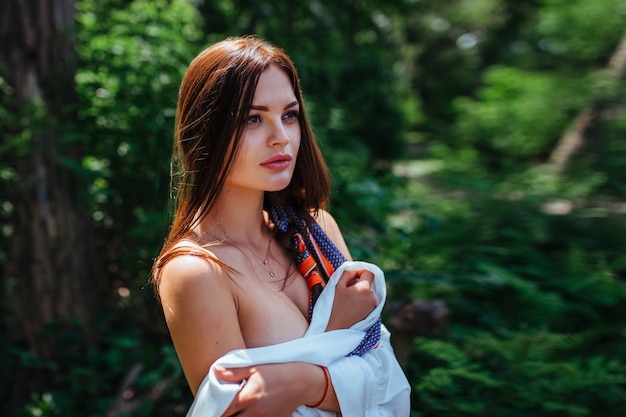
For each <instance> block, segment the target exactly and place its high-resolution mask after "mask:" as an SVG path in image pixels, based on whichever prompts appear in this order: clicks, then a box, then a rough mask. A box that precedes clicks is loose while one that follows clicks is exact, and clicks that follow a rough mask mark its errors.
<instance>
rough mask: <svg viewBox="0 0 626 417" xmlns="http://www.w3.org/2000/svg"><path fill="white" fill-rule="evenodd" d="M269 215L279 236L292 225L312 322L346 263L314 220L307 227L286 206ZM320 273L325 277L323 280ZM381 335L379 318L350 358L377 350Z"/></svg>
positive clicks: (300, 218) (294, 243) (293, 211)
mask: <svg viewBox="0 0 626 417" xmlns="http://www.w3.org/2000/svg"><path fill="white" fill-rule="evenodd" d="M270 215H271V219H272V221H273V222H274V224H275V225H276V228H277V229H278V231H279V232H281V233H287V232H288V231H289V226H290V225H292V226H293V228H294V230H295V232H294V235H293V237H292V244H293V246H294V249H295V252H296V264H297V265H298V270H299V271H300V273H301V274H302V276H304V278H305V279H306V280H307V284H308V286H309V321H311V317H312V315H313V306H314V305H315V302H316V301H317V299H318V297H319V295H320V294H321V292H322V290H323V289H324V283H325V282H326V281H328V278H330V276H331V275H332V274H333V272H335V270H336V269H337V268H339V267H340V266H341V264H343V263H344V262H346V261H347V259H346V258H345V256H343V254H342V253H341V251H340V250H339V249H338V248H337V246H335V244H334V243H333V242H332V241H331V240H330V238H329V237H328V236H327V235H326V233H324V230H323V229H322V228H321V227H320V225H319V224H318V223H317V222H316V221H315V220H313V221H312V222H311V223H310V224H308V225H307V223H306V222H305V221H304V219H302V217H300V216H299V215H298V214H297V213H296V211H295V210H294V209H293V208H292V207H287V206H274V207H272V210H271V213H270ZM320 271H321V272H322V273H323V274H324V275H323V277H322V275H321V274H320ZM380 331H381V319H380V318H379V319H378V321H377V322H376V323H375V324H374V325H373V326H372V327H371V328H369V329H368V331H367V332H366V334H365V337H364V338H363V340H362V341H361V343H359V345H358V346H357V347H356V349H354V351H352V352H350V353H349V354H348V355H347V356H353V355H358V356H361V355H363V354H365V353H367V352H368V351H369V350H370V349H372V348H374V347H375V346H376V345H377V344H378V342H379V341H380Z"/></svg>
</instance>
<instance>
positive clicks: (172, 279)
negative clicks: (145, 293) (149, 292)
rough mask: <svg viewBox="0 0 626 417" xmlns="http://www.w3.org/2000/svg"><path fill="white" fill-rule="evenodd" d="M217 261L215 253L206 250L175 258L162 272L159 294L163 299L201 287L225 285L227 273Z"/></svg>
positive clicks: (193, 251) (194, 251)
mask: <svg viewBox="0 0 626 417" xmlns="http://www.w3.org/2000/svg"><path fill="white" fill-rule="evenodd" d="M216 259H217V258H216V257H215V255H214V254H213V253H211V252H210V251H206V250H192V251H190V252H189V253H187V254H181V255H177V256H174V257H173V258H172V259H170V260H169V261H168V262H167V263H166V264H165V265H164V266H163V269H162V271H161V278H160V280H159V294H160V295H161V297H163V296H165V295H175V294H178V293H180V292H185V291H189V290H194V289H195V288H196V287H199V286H201V287H204V286H213V287H215V286H217V287H219V286H221V285H223V284H224V281H225V278H226V272H225V271H224V270H223V268H222V267H221V266H220V265H219V263H218V262H217V261H216Z"/></svg>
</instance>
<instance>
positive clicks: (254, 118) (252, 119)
mask: <svg viewBox="0 0 626 417" xmlns="http://www.w3.org/2000/svg"><path fill="white" fill-rule="evenodd" d="M260 123H261V116H259V115H258V114H253V115H251V116H248V118H247V119H246V124H248V125H258V124H260Z"/></svg>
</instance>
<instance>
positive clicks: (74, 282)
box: [0, 0, 99, 415]
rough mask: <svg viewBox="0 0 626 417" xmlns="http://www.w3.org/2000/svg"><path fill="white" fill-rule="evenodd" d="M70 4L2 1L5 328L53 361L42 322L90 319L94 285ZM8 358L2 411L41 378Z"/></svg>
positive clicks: (0, 195)
mask: <svg viewBox="0 0 626 417" xmlns="http://www.w3.org/2000/svg"><path fill="white" fill-rule="evenodd" d="M74 7H75V0H54V1H50V0H2V2H0V44H1V45H2V48H0V75H1V76H2V78H4V82H5V86H8V87H7V88H5V92H8V94H7V95H5V96H4V97H3V98H2V101H3V102H4V103H2V104H3V105H4V107H5V109H6V110H7V113H8V116H9V117H8V118H7V119H10V120H11V121H12V122H10V123H5V124H7V126H3V127H2V129H0V130H1V131H2V134H3V135H4V138H3V141H2V142H3V146H2V147H1V148H0V167H3V166H4V167H9V169H10V170H11V171H12V172H13V173H14V175H13V176H14V177H15V178H16V180H14V181H7V180H2V179H0V190H1V192H0V203H2V204H3V205H4V207H9V208H11V209H10V210H9V211H10V215H9V216H8V219H7V223H8V227H5V228H4V229H3V230H4V231H5V235H8V236H5V237H6V241H7V243H8V245H7V246H6V248H5V251H6V252H7V253H6V255H7V256H6V261H5V262H4V264H3V265H2V276H3V277H4V283H3V285H2V292H3V293H2V295H3V297H4V298H5V300H6V304H7V305H8V306H9V308H10V310H11V314H12V315H13V317H12V320H11V321H9V323H10V324H5V326H6V327H7V329H6V332H3V333H4V334H5V336H4V337H6V338H7V339H9V343H11V344H13V345H14V346H16V347H17V346H19V348H18V349H19V350H20V352H25V353H26V352H27V353H29V354H31V355H34V357H36V358H38V359H42V360H44V361H54V360H55V357H54V352H53V351H54V350H55V345H54V343H55V340H54V338H50V337H45V336H44V334H43V330H44V329H45V328H46V326H48V325H49V324H51V323H53V322H54V323H58V322H63V321H73V322H74V321H77V320H78V321H80V322H82V323H83V324H88V323H89V320H90V318H91V316H92V314H93V312H94V309H95V308H96V306H97V294H98V289H99V288H98V287H99V283H98V280H97V279H95V277H96V274H95V273H94V272H95V271H94V269H95V268H94V266H93V265H94V262H93V250H92V248H93V246H94V243H93V238H92V232H91V228H90V222H89V220H88V215H87V213H85V212H84V211H85V210H84V208H83V210H81V208H80V207H79V203H78V198H77V196H78V195H79V194H80V192H83V190H81V189H80V188H79V187H80V185H79V181H80V178H79V175H77V174H78V173H77V172H76V169H74V170H72V169H70V168H69V167H70V166H80V149H79V145H78V142H77V141H76V140H71V138H72V137H75V135H74V136H72V135H70V134H68V133H72V132H71V129H72V126H73V125H74V122H75V117H76V116H75V115H76V113H75V109H76V88H75V82H74V76H75V72H76V54H75V48H74V46H75V34H74V29H75V22H74V17H75V13H74ZM67 161H76V163H74V164H73V163H70V164H68V163H67ZM15 362H17V363H15V364H14V366H13V367H12V368H11V369H8V370H6V372H5V371H0V374H2V376H0V381H1V382H0V385H4V386H5V387H11V392H7V393H0V394H3V395H4V396H6V397H7V398H4V399H3V398H1V397H0V400H2V401H1V402H2V403H3V406H7V407H8V404H11V403H13V404H15V403H16V402H18V401H22V400H24V398H23V397H24V396H25V395H28V394H29V393H30V392H41V390H43V389H44V388H45V386H44V385H43V384H45V383H46V378H44V377H42V376H41V375H37V373H39V372H40V370H37V369H33V368H32V367H28V366H27V364H24V363H19V362H20V361H19V360H16V361H15ZM1 408H2V407H0V409H1ZM2 414H3V415H4V413H2Z"/></svg>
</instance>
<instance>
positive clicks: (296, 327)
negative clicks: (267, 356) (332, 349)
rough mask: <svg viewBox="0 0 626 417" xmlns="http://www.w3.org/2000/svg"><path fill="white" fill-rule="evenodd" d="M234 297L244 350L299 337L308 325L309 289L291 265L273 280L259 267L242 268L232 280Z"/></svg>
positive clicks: (278, 273) (277, 273)
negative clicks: (244, 344)
mask: <svg viewBox="0 0 626 417" xmlns="http://www.w3.org/2000/svg"><path fill="white" fill-rule="evenodd" d="M234 294H235V297H236V299H237V301H238V303H237V305H238V315H239V326H240V328H241V332H242V335H243V338H244V341H245V343H246V346H247V347H258V346H267V345H271V344H276V343H281V342H285V341H288V340H293V339H296V338H299V337H302V336H303V335H304V333H305V332H306V330H307V328H308V326H309V323H308V320H307V316H308V309H309V289H308V286H307V284H306V281H305V279H304V278H303V277H302V275H300V273H299V272H298V271H297V269H296V268H295V266H293V265H291V266H290V267H289V268H285V270H282V271H280V272H276V273H275V276H274V277H271V276H269V274H267V275H266V271H264V270H263V269H262V268H257V269H256V270H248V269H247V268H246V269H244V270H243V271H241V273H240V274H238V278H237V279H236V280H234Z"/></svg>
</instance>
